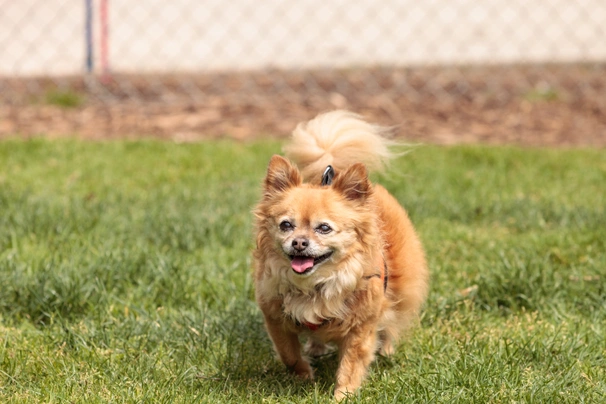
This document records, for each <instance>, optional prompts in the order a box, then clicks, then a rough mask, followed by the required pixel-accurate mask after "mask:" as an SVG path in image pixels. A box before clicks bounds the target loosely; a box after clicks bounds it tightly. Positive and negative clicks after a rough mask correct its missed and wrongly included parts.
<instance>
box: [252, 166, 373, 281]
mask: <svg viewBox="0 0 606 404" xmlns="http://www.w3.org/2000/svg"><path fill="white" fill-rule="evenodd" d="M371 194H372V185H371V184H370V182H369V180H368V174H367V171H366V168H365V167H364V166H363V165H362V164H354V165H352V166H351V167H349V168H348V169H346V170H344V171H342V172H340V173H337V174H336V176H335V177H334V179H333V180H332V183H331V184H330V185H326V186H322V185H320V184H307V183H305V184H304V183H303V182H302V177H301V174H300V173H299V171H298V169H297V168H296V167H295V166H293V165H292V164H291V163H290V162H289V161H288V160H286V159H285V158H283V157H280V156H274V157H273V158H272V159H271V161H270V163H269V167H268V170H267V176H266V177H265V182H264V195H263V199H262V201H261V203H260V205H259V207H258V208H257V211H256V214H257V219H258V227H259V229H260V233H261V234H260V238H259V239H258V244H260V245H259V246H258V247H259V248H264V249H271V250H272V253H274V256H280V257H281V258H282V259H283V260H284V261H288V262H289V265H286V262H285V265H284V266H285V268H289V271H291V274H290V275H289V278H291V279H295V280H296V279H297V278H303V277H309V276H311V275H313V274H314V273H324V276H326V275H328V272H330V271H334V270H335V269H338V268H336V267H338V266H339V265H341V264H342V263H343V262H345V261H352V260H353V261H356V260H359V258H358V255H360V254H363V250H364V245H365V244H368V243H369V241H370V240H366V238H368V237H372V236H373V234H374V233H376V232H375V231H373V230H372V229H369V226H372V224H371V223H369V222H372V221H371V220H370V219H369V217H370V215H371V214H372V212H371V211H372V209H371V207H370V206H369V204H368V200H369V197H370V196H371Z"/></svg>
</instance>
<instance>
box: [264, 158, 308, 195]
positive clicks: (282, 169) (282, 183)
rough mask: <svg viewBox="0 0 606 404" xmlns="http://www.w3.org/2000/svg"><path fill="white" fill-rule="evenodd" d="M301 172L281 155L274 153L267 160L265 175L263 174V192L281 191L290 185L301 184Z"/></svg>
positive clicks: (269, 193)
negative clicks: (267, 165)
mask: <svg viewBox="0 0 606 404" xmlns="http://www.w3.org/2000/svg"><path fill="white" fill-rule="evenodd" d="M301 181H302V179H301V174H300V173H299V170H297V168H296V167H294V166H293V165H292V164H290V162H289V161H288V160H286V159H285V158H284V157H282V156H278V155H277V154H276V155H274V156H273V157H272V158H271V160H270V161H269V167H267V175H266V176H265V194H266V195H271V194H274V193H275V192H282V191H285V190H287V189H288V188H291V187H296V186H297V185H301Z"/></svg>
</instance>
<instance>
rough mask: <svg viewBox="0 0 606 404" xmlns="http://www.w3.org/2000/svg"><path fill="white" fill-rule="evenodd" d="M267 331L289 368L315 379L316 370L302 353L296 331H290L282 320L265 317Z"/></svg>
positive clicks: (281, 358)
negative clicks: (314, 370)
mask: <svg viewBox="0 0 606 404" xmlns="http://www.w3.org/2000/svg"><path fill="white" fill-rule="evenodd" d="M265 326H266V328H267V332H268V333H269V336H270V337H271V340H272V341H273V343H274V347H275V349H276V352H277V353H278V356H279V357H280V360H282V362H283V363H284V364H285V365H286V367H287V368H288V370H290V371H291V372H293V373H294V374H296V375H297V376H299V377H301V378H303V379H313V377H314V372H313V370H312V369H311V366H310V365H309V362H307V361H306V360H305V359H304V358H303V356H302V355H301V343H300V342H299V338H298V336H297V334H296V333H294V332H291V331H288V330H286V329H285V328H284V325H283V324H282V322H281V321H280V320H275V319H272V318H269V317H267V316H266V317H265Z"/></svg>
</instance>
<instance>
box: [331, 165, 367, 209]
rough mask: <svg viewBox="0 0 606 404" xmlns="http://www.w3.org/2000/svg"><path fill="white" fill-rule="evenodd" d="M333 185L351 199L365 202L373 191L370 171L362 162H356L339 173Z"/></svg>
mask: <svg viewBox="0 0 606 404" xmlns="http://www.w3.org/2000/svg"><path fill="white" fill-rule="evenodd" d="M332 187H333V188H334V189H335V190H337V191H339V192H341V193H342V194H343V195H344V196H345V198H347V199H349V200H350V201H358V202H364V201H365V200H366V198H368V196H369V195H370V193H371V192H372V186H371V185H370V181H369V180H368V172H367V171H366V167H365V166H364V164H361V163H356V164H354V165H352V166H350V167H349V168H348V169H347V170H345V171H343V172H341V173H339V174H338V175H337V176H336V177H335V179H334V181H333V183H332Z"/></svg>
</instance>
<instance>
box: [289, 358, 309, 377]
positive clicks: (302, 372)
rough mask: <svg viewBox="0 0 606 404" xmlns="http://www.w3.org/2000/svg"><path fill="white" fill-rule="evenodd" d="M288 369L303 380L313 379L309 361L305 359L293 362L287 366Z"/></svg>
mask: <svg viewBox="0 0 606 404" xmlns="http://www.w3.org/2000/svg"><path fill="white" fill-rule="evenodd" d="M288 369H289V370H290V371H291V372H292V373H294V374H295V375H296V376H297V377H299V378H300V379H303V380H313V379H314V371H313V369H312V368H311V366H310V364H309V362H307V361H306V360H300V361H298V362H297V363H295V365H294V366H289V367H288Z"/></svg>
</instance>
